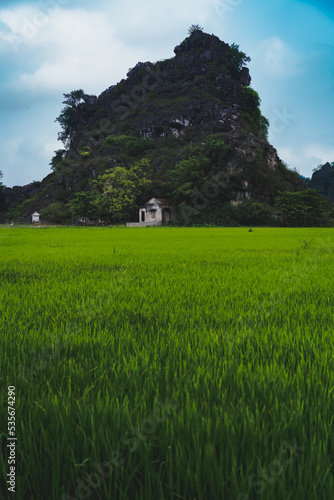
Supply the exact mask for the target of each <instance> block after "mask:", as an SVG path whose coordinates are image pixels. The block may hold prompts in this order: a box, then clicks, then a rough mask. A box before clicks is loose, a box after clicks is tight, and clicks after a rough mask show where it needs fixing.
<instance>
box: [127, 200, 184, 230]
mask: <svg viewBox="0 0 334 500" xmlns="http://www.w3.org/2000/svg"><path fill="white" fill-rule="evenodd" d="M175 219H176V212H175V210H174V209H173V207H172V206H171V204H170V201H169V200H166V199H165V198H152V199H151V200H150V201H148V202H147V203H146V205H145V206H144V207H142V208H140V209H139V222H128V223H127V225H126V226H127V227H145V226H167V225H168V224H169V223H170V222H173V221H174V220H175Z"/></svg>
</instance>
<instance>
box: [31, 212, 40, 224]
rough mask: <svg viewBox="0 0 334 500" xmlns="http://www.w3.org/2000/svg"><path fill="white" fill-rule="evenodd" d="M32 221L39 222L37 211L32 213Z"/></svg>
mask: <svg viewBox="0 0 334 500" xmlns="http://www.w3.org/2000/svg"><path fill="white" fill-rule="evenodd" d="M31 217H32V222H39V213H38V212H34V213H33V214H32V215H31Z"/></svg>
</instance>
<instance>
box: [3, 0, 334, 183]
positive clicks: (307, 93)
mask: <svg viewBox="0 0 334 500" xmlns="http://www.w3.org/2000/svg"><path fill="white" fill-rule="evenodd" d="M191 24H200V25H201V26H203V28H204V31H205V32H207V33H210V34H211V33H214V34H215V35H217V36H218V37H219V38H220V39H221V40H224V41H225V42H227V43H230V44H231V43H233V42H235V43H237V44H238V45H239V46H240V49H241V50H243V51H244V52H246V54H247V55H248V56H250V57H251V62H250V63H249V68H250V72H251V76H252V83H251V86H252V87H253V88H254V89H255V90H257V91H258V92H259V94H260V97H261V100H262V104H261V107H262V113H263V114H264V115H265V116H267V118H268V119H269V121H270V123H271V127H270V136H269V139H270V142H271V143H272V144H273V145H274V146H275V147H276V149H277V150H278V153H279V155H280V157H281V158H282V160H283V161H285V162H286V163H287V164H288V165H289V167H290V168H296V169H297V170H298V171H299V173H301V174H302V175H305V176H310V175H312V169H313V168H315V167H316V166H317V165H319V164H320V163H325V162H326V161H331V162H332V161H334V134H333V111H334V110H333V102H334V4H333V0H318V1H317V2H315V1H312V0H308V1H301V0H275V2H268V1H267V0H266V1H265V0H155V1H153V0H141V1H140V2H139V1H135V0H41V1H36V2H35V1H33V0H1V5H0V58H1V66H0V68H1V70H0V106H1V113H0V127H1V128H0V130H1V134H0V151H1V156H0V158H1V161H0V170H1V171H2V172H3V174H4V177H3V183H4V184H5V185H7V186H13V185H24V184H28V183H30V182H32V181H34V180H41V179H42V178H43V177H45V176H46V175H47V174H48V173H49V172H50V166H49V163H50V160H51V158H52V156H53V152H54V151H55V150H56V149H60V148H61V147H62V144H61V143H60V142H58V141H57V135H58V131H59V124H58V123H55V121H54V120H55V118H56V117H57V116H58V115H59V113H60V111H61V109H62V107H63V106H62V100H63V93H66V92H70V91H72V90H76V89H79V88H82V89H84V91H85V92H86V93H87V94H95V95H99V94H100V93H101V92H103V90H105V89H106V88H108V87H110V86H111V85H114V84H116V83H117V82H119V81H120V80H121V79H122V78H124V77H125V75H126V73H127V71H128V70H129V68H131V67H133V66H135V64H136V63H137V62H138V61H143V62H145V61H152V62H155V61H157V60H159V59H164V58H169V57H172V56H173V55H174V54H173V49H174V47H175V46H176V45H178V44H179V43H180V42H181V41H182V40H183V39H184V38H185V37H186V36H187V31H188V27H189V26H190V25H191Z"/></svg>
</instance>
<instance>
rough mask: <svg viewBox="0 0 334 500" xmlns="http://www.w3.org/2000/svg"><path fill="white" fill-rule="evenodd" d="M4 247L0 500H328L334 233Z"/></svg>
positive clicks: (146, 236)
mask: <svg viewBox="0 0 334 500" xmlns="http://www.w3.org/2000/svg"><path fill="white" fill-rule="evenodd" d="M0 247H1V249H0V250H1V256H0V276H1V288H0V299H1V300H0V304H1V305H0V308H1V318H0V342H1V344H0V347H1V357H0V364H1V370H0V376H1V388H2V390H1V399H2V401H1V402H2V405H1V420H0V433H1V451H2V453H1V458H0V470H1V478H2V481H1V498H4V499H7V498H8V499H9V498H16V499H19V500H21V499H23V500H39V499H43V500H44V499H51V500H53V499H57V500H60V499H61V500H74V499H89V498H90V499H94V500H95V499H98V500H99V499H101V500H105V499H120V500H128V499H131V500H132V499H133V500H167V499H168V500H169V499H173V500H174V499H175V500H182V499H183V500H202V499H203V500H204V499H213V500H216V499H217V500H226V499H228V500H229V499H233V500H251V499H252V500H253V499H264V500H267V499H273V500H276V499H277V500H281V499H285V500H289V499H291V500H296V499H297V500H299V499H302V500H305V499H317V500H318V499H329V498H333V497H334V474H333V461H334V428H333V419H334V402H333V397H334V362H333V346H334V338H333V314H332V311H333V307H334V291H333V279H332V276H333V263H334V230H333V229H307V228H306V229H305V228H304V229H295V228H293V229H278V228H275V229H269V228H255V229H254V230H253V232H249V231H248V228H134V229H131V228H65V227H64V228H61V227H58V228H43V227H35V228H24V227H21V228H20V227H13V228H11V227H1V228H0ZM8 387H11V388H13V387H15V391H12V392H14V393H15V437H16V438H17V441H15V453H14V455H15V459H14V463H15V465H14V467H15V476H16V479H15V493H13V492H12V491H9V490H8V488H9V483H7V481H9V479H8V477H9V476H7V474H9V472H10V470H9V469H10V465H9V463H8V462H9V461H10V458H11V457H12V458H13V456H14V455H13V453H12V455H11V448H10V447H9V446H8V443H12V442H13V441H9V438H10V435H9V424H8V416H9V415H12V414H13V411H10V412H9V409H10V410H12V409H13V404H9V398H8ZM11 390H12V389H11ZM10 425H12V424H10ZM11 429H13V427H11Z"/></svg>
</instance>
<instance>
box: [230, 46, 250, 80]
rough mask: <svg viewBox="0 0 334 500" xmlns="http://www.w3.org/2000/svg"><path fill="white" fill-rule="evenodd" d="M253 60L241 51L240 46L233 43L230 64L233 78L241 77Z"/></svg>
mask: <svg viewBox="0 0 334 500" xmlns="http://www.w3.org/2000/svg"><path fill="white" fill-rule="evenodd" d="M250 60H251V58H250V57H248V56H247V55H246V54H245V52H242V51H241V50H240V49H239V45H237V44H236V43H232V45H231V46H230V54H229V62H230V67H231V73H232V76H234V77H235V78H236V77H238V76H239V74H240V72H241V70H242V68H243V67H244V66H245V65H246V64H247V63H249V62H250Z"/></svg>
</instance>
